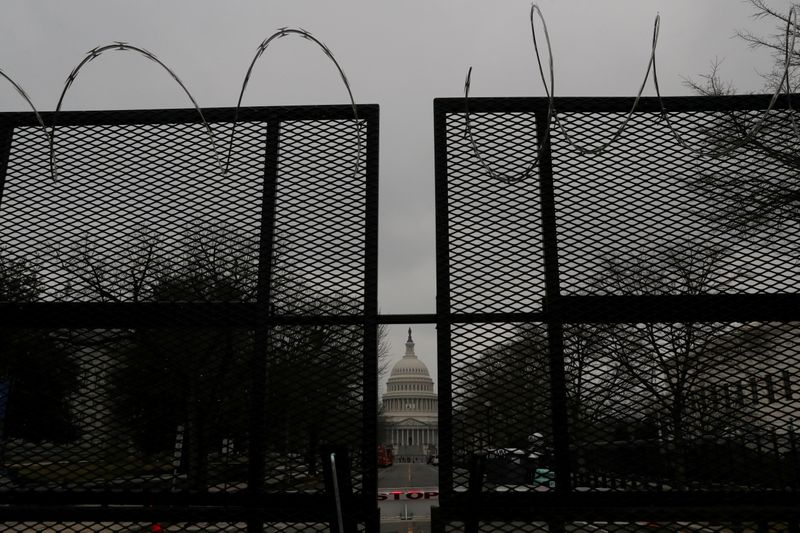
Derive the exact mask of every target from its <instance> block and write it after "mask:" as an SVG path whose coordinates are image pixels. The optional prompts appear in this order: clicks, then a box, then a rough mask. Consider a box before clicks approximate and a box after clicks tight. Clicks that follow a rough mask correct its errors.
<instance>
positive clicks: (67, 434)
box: [0, 329, 253, 492]
mask: <svg viewBox="0 0 800 533" xmlns="http://www.w3.org/2000/svg"><path fill="white" fill-rule="evenodd" d="M252 337H253V336H252V332H249V331H245V330H212V329H203V330H191V329H181V330H174V329H158V330H144V329H142V330H136V331H128V330H100V331H98V330H71V331H68V330H58V331H48V330H5V331H4V332H3V341H4V350H3V355H4V356H5V357H4V359H5V361H4V362H5V365H6V375H7V376H11V377H10V378H6V379H10V384H9V385H7V386H8V388H7V389H6V394H7V397H6V398H5V401H6V402H7V403H6V408H5V413H4V414H5V416H4V420H3V430H4V437H5V441H4V446H3V460H4V475H3V477H1V478H0V489H2V490H5V491H10V490H13V491H16V492H19V491H36V490H42V489H48V490H57V491H74V490H94V491H96V490H114V491H119V490H135V491H174V490H198V489H200V490H209V491H211V492H220V491H235V490H240V489H242V488H243V487H244V486H245V481H246V472H247V450H248V444H249V441H248V436H249V429H248V418H247V409H248V403H247V397H248V391H249V390H250V388H251V387H250V382H251V378H250V372H251V370H250V369H251V367H252V357H253V344H252Z"/></svg>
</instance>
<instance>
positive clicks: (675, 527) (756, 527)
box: [445, 520, 790, 533]
mask: <svg viewBox="0 0 800 533" xmlns="http://www.w3.org/2000/svg"><path fill="white" fill-rule="evenodd" d="M789 527H790V524H789V523H786V522H757V521H749V520H747V521H738V522H732V521H729V520H723V521H702V522H698V521H691V520H674V521H654V520H640V521H635V522H625V521H606V520H598V521H591V522H589V521H576V522H567V523H561V522H559V523H558V524H554V525H552V526H549V525H548V524H547V522H533V523H530V522H481V523H480V524H478V527H477V529H476V531H479V532H481V533H492V532H498V533H499V532H516V531H519V532H525V533H548V532H550V531H554V532H555V531H565V532H570V533H612V532H630V533H648V532H649V533H652V532H654V531H676V532H677V531H701V532H704V533H712V532H719V533H723V532H725V533H731V532H734V531H742V532H745V531H746V532H755V531H770V532H772V531H787V530H789ZM466 530H467V529H466V526H465V525H464V524H463V523H458V522H453V523H449V524H447V526H446V528H445V531H447V532H449V533H463V532H465V531H466Z"/></svg>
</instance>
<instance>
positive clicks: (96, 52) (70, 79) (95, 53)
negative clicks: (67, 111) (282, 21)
mask: <svg viewBox="0 0 800 533" xmlns="http://www.w3.org/2000/svg"><path fill="white" fill-rule="evenodd" d="M110 50H122V51H132V52H137V53H138V54H140V55H142V56H144V57H146V58H147V59H149V60H150V61H153V62H154V63H156V64H157V65H159V66H160V67H161V68H163V69H164V70H166V71H167V73H169V75H170V76H172V79H174V80H175V82H176V83H177V84H178V85H179V86H180V88H181V89H183V92H184V93H185V94H186V96H188V97H189V100H190V101H191V102H192V105H193V106H194V108H195V110H196V111H197V113H198V114H199V115H200V120H201V121H202V123H203V125H204V126H205V129H206V132H207V133H208V136H209V137H210V139H211V145H212V148H213V150H214V156H215V157H216V160H217V166H218V167H219V168H220V170H221V171H222V177H224V176H225V172H224V169H223V168H222V161H221V159H220V157H219V151H218V150H217V143H216V138H215V137H214V132H213V131H211V126H210V125H209V124H208V122H207V121H206V119H205V117H204V116H203V111H202V110H201V109H200V106H199V105H198V104H197V101H196V100H195V99H194V96H192V93H191V92H189V89H188V88H187V87H186V85H185V84H184V83H183V81H181V79H180V78H179V77H178V75H177V74H176V73H175V71H173V70H172V69H171V68H169V67H168V66H167V65H166V64H164V63H163V62H162V61H161V60H160V59H158V58H157V57H156V56H155V54H153V53H152V52H150V51H148V50H145V49H144V48H140V47H138V46H133V45H130V44H128V43H126V42H122V41H115V42H114V44H107V45H105V46H98V47H95V48H92V49H91V50H89V52H88V53H87V54H86V57H84V58H83V60H81V62H80V63H78V65H77V66H76V67H75V68H74V69H72V72H70V74H69V76H67V80H66V82H65V83H64V89H63V90H62V91H61V96H60V97H59V99H58V105H56V110H55V113H54V114H53V125H52V127H51V130H50V174H51V176H52V177H53V180H55V179H56V178H57V174H56V165H55V137H56V124H57V123H58V114H59V113H60V112H61V106H62V104H63V103H64V97H65V96H66V94H67V91H69V89H70V87H72V84H73V83H74V82H75V79H76V78H77V77H78V73H79V72H80V71H81V69H82V68H83V67H84V66H85V65H87V64H88V63H89V62H91V61H94V60H95V59H97V58H98V57H100V56H101V55H102V54H103V53H104V52H108V51H110Z"/></svg>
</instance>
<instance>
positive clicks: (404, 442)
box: [381, 328, 439, 463]
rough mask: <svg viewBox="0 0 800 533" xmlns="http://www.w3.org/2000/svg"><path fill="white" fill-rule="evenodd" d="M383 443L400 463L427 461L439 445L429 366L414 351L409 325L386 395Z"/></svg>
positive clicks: (435, 399)
mask: <svg viewBox="0 0 800 533" xmlns="http://www.w3.org/2000/svg"><path fill="white" fill-rule="evenodd" d="M383 422H384V428H385V433H384V435H383V439H381V440H382V441H383V444H384V445H386V446H391V448H392V450H393V451H394V456H395V461H396V462H399V463H409V462H424V461H425V460H426V459H427V458H428V457H429V456H431V455H434V454H436V453H438V452H437V448H438V446H439V406H438V400H437V396H436V392H434V389H433V380H432V379H431V376H430V373H429V372H428V367H427V366H425V363H423V362H422V361H420V360H419V359H418V358H417V355H416V354H415V353H414V340H413V339H412V338H411V328H408V340H407V341H406V353H405V355H404V356H403V358H402V359H401V360H400V361H398V362H397V363H395V365H394V367H392V372H391V374H390V375H389V380H388V381H387V383H386V392H385V393H384V395H383Z"/></svg>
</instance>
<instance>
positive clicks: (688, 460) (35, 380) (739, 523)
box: [0, 96, 800, 533]
mask: <svg viewBox="0 0 800 533" xmlns="http://www.w3.org/2000/svg"><path fill="white" fill-rule="evenodd" d="M550 104H551V103H550V102H548V101H547V100H546V99H472V100H470V107H469V112H470V116H469V127H470V129H469V131H468V132H465V128H466V126H467V125H468V123H467V116H466V108H465V103H464V101H463V100H460V99H440V100H437V101H436V102H435V106H434V119H435V122H434V125H435V137H434V139H435V143H436V191H437V213H436V216H437V239H438V241H437V265H438V272H437V278H438V279H437V285H438V288H437V290H438V295H437V310H436V314H435V315H416V316H410V315H409V316H402V317H401V316H379V315H378V314H377V283H376V281H377V280H376V278H377V146H378V145H377V141H378V109H377V106H359V108H358V116H359V120H360V121H361V125H362V129H361V135H362V140H363V141H364V144H363V146H364V152H363V161H362V163H363V164H362V165H361V166H360V170H359V171H358V172H357V173H354V171H353V168H354V162H355V159H356V158H357V156H358V153H359V148H358V146H359V142H358V132H357V131H356V128H355V127H354V121H353V115H352V108H351V107H349V106H322V107H296V108H295V107H291V108H258V109H248V110H245V111H243V112H242V113H241V114H240V123H239V124H238V126H237V128H236V132H237V133H236V135H235V136H234V138H233V140H232V141H231V144H230V154H231V157H230V166H229V168H228V170H227V172H225V171H223V168H224V167H225V166H226V165H227V157H226V155H227V154H226V150H227V147H226V146H224V145H225V143H226V142H227V141H225V142H222V141H221V140H227V139H228V137H227V135H228V134H229V132H230V131H231V121H232V120H233V110H231V109H214V110H206V111H205V112H204V114H205V117H206V120H208V122H209V123H210V125H211V129H212V131H213V132H214V133H215V135H216V139H217V140H218V142H217V143H213V142H212V141H211V139H210V138H209V136H208V132H207V131H206V129H205V127H204V125H203V124H202V123H201V122H200V120H199V118H198V116H197V115H196V114H195V111H193V110H174V111H163V110H158V111H125V112H76V113H62V114H61V115H60V116H59V117H58V124H59V126H58V128H57V129H56V135H55V140H54V146H53V150H52V152H53V154H54V162H55V166H56V168H57V169H58V172H57V174H56V175H55V176H53V175H51V173H50V161H51V157H50V154H51V150H50V146H49V141H48V138H47V136H45V135H44V134H43V133H42V131H41V130H40V129H38V128H37V123H36V122H35V121H34V119H33V117H31V116H30V114H14V113H10V114H0V175H2V177H3V179H2V181H1V182H0V183H2V188H0V224H1V227H2V232H0V302H2V303H0V317H2V320H3V327H2V329H0V420H2V439H0V444H1V445H2V449H1V450H0V454H1V457H2V465H3V470H2V472H1V473H0V520H2V525H0V531H120V532H122V531H141V530H151V531H158V530H159V529H162V530H167V531H168V530H186V531H298V532H300V531H323V530H327V529H328V528H329V527H338V526H337V525H336V524H335V519H334V518H333V517H335V512H334V509H333V508H332V507H331V501H332V494H333V491H332V487H333V479H334V477H333V472H332V469H331V465H330V464H329V462H328V460H329V458H330V453H332V452H333V453H336V454H337V458H338V459H339V460H340V462H339V463H337V469H338V474H339V476H338V478H337V479H339V482H340V483H341V485H340V486H339V487H338V488H339V489H340V491H339V492H340V494H341V495H342V496H343V498H344V501H343V505H344V511H345V517H346V519H347V522H348V523H346V524H345V527H346V528H347V530H348V531H350V530H353V529H366V530H370V531H375V530H377V528H378V516H377V506H376V501H375V498H376V492H377V473H376V470H377V457H376V455H377V454H376V447H377V446H376V445H377V440H376V437H377V435H376V433H377V381H378V374H377V367H378V357H377V345H378V342H377V341H378V324H379V323H409V322H410V323H413V322H418V323H419V322H429V321H435V322H436V323H437V328H438V335H439V346H438V356H439V368H438V376H439V382H440V383H439V408H440V417H439V423H440V428H439V434H440V446H439V449H440V493H441V495H440V502H441V507H440V508H439V509H437V510H436V512H435V516H434V524H433V525H434V527H436V528H438V530H440V531H540V530H548V531H567V530H569V531H585V532H587V533H597V532H599V531H616V530H626V531H639V530H647V531H652V530H654V529H662V530H671V531H678V530H681V531H684V530H685V531H689V530H693V531H708V530H713V531H723V530H731V531H744V530H759V531H766V530H789V531H797V529H798V519H799V518H800V509H799V508H798V505H797V503H796V502H797V491H798V488H800V457H798V449H797V448H798V446H799V445H800V442H798V441H797V437H796V434H795V432H796V428H795V424H796V420H795V417H796V416H797V413H798V412H800V410H799V409H798V403H797V402H798V398H800V390H798V379H800V371H799V370H798V368H800V365H798V363H800V350H798V346H800V344H799V343H798V340H800V325H799V324H800V298H798V296H797V294H795V293H796V290H795V287H797V281H798V277H800V253H798V252H800V239H799V238H798V237H797V235H798V234H797V229H798V228H797V225H798V222H800V205H799V204H798V202H799V200H798V193H797V190H798V187H797V183H796V180H797V175H798V169H800V158H798V156H797V155H796V154H797V150H796V143H797V132H796V129H797V128H796V127H795V124H794V122H793V121H792V119H791V117H792V112H791V110H790V109H789V106H788V104H789V102H788V101H786V100H779V101H778V103H777V105H776V108H775V109H774V110H773V111H772V112H770V113H769V114H767V115H766V118H764V119H762V118H761V117H762V113H761V111H762V110H764V109H765V108H766V107H767V105H768V99H767V98H764V97H760V96H747V97H726V98H714V99H710V98H676V99H666V100H665V101H664V104H665V106H666V109H667V110H668V111H669V112H670V113H669V115H666V116H665V115H664V113H663V110H662V107H661V103H660V102H659V101H657V100H648V99H644V100H642V101H640V102H639V105H638V107H637V108H636V110H635V112H633V113H632V114H631V116H630V120H628V121H627V124H626V126H625V128H623V129H622V130H621V131H620V133H619V135H616V132H617V131H618V130H619V125H620V124H622V123H623V122H624V121H625V120H626V119H625V117H626V116H627V113H628V111H629V110H630V108H631V106H632V104H633V102H632V101H631V100H629V99H615V98H610V99H557V100H556V101H555V107H556V109H558V111H559V113H558V116H557V120H558V122H555V118H556V117H551V119H552V120H548V113H549V111H550V110H551V106H550ZM53 118H54V117H52V116H45V117H44V119H45V123H48V124H49V123H52V121H53ZM667 118H669V121H668V120H667ZM762 120H763V122H760V121H762ZM559 124H560V125H561V126H563V128H561V127H558V125H559ZM754 125H759V127H760V130H759V132H758V134H757V135H754V136H751V135H748V132H751V131H752V127H753V126H754ZM466 133H468V134H466ZM676 133H677V134H680V136H681V141H680V142H679V141H678V139H677V137H676ZM470 135H471V136H470ZM473 139H474V145H473V143H472V140H473ZM606 141H611V142H610V144H609V146H608V147H607V149H606V150H605V151H603V152H602V153H600V154H595V155H591V154H589V153H587V151H586V150H583V151H582V150H580V149H576V146H579V147H580V146H583V147H592V146H598V145H602V144H604V143H605V142H606ZM745 141H746V142H745ZM739 144H741V146H739ZM720 149H726V150H727V149H730V153H727V154H724V155H722V156H720V157H707V156H703V155H698V154H697V151H698V150H699V151H720ZM220 156H221V157H220ZM503 177H506V178H508V179H503ZM321 450H324V453H321ZM347 454H349V457H348V456H347Z"/></svg>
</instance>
